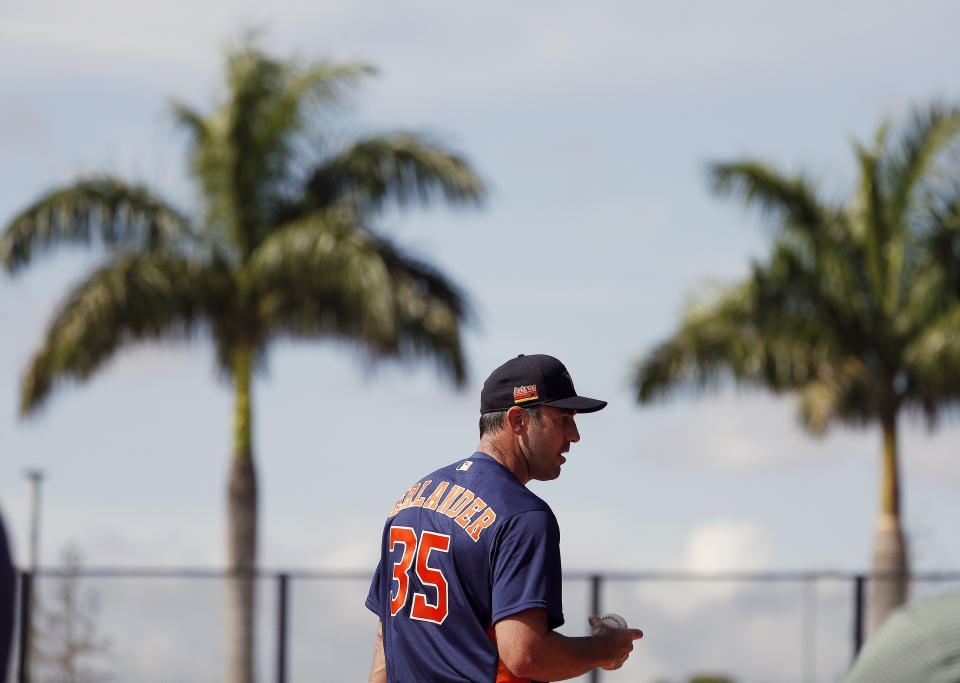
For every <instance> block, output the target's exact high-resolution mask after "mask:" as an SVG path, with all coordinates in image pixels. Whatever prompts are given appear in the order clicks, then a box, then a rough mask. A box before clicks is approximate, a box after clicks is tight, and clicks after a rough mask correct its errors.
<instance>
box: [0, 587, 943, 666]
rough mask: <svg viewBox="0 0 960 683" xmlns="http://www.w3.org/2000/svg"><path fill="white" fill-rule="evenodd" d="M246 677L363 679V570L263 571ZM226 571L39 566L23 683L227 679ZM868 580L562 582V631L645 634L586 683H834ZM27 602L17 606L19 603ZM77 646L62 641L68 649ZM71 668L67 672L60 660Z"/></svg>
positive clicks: (864, 616) (25, 624)
mask: <svg viewBox="0 0 960 683" xmlns="http://www.w3.org/2000/svg"><path fill="white" fill-rule="evenodd" d="M257 577H258V578H257V615H258V617H257V651H256V655H255V661H256V680H258V681H260V682H261V683H272V682H276V683H305V682H307V681H323V682H330V683H339V682H343V683H347V682H350V683H353V682H355V681H364V680H366V678H367V676H368V673H369V668H370V663H371V661H372V656H373V649H374V640H375V634H376V624H377V621H376V617H375V616H374V615H373V614H371V613H370V612H369V611H368V610H367V609H366V608H365V607H364V605H363V603H364V599H365V597H366V593H367V589H368V586H369V579H370V576H369V573H368V572H360V571H357V572H308V571H289V572H282V571H261V572H258V574H257ZM226 580H227V574H226V573H225V572H220V571H206V570H188V569H178V570H149V569H140V570H133V569H74V570H56V569H42V570H38V571H37V572H35V573H29V572H25V573H22V574H21V588H22V590H21V597H20V627H19V634H18V645H17V652H16V653H15V658H14V661H15V664H16V667H15V671H12V672H11V673H10V680H11V681H16V682H17V683H63V681H65V680H68V678H67V674H66V673H64V672H65V671H66V670H67V669H66V667H68V666H70V667H72V671H73V673H72V674H70V675H71V676H73V678H71V679H69V680H71V681H75V682H76V683H107V682H108V681H114V682H117V683H120V682H123V683H127V682H131V683H214V682H218V681H223V679H224V670H223V662H224V645H223V635H222V634H223V619H224V617H223V613H224V610H223V602H224V596H225V583H226ZM870 580H871V579H870V577H869V576H868V575H859V574H851V573H843V572H767V573H726V574H691V573H680V572H632V573H612V572H610V573H597V574H592V573H585V572H572V573H567V574H565V577H564V614H565V616H566V624H565V625H564V626H563V627H562V628H561V629H560V632H562V633H564V634H566V635H570V636H578V635H587V634H588V633H589V626H588V624H587V616H588V615H589V614H591V613H604V612H617V613H619V614H621V615H623V616H624V617H625V618H626V619H627V621H628V622H629V623H630V625H631V626H636V627H638V628H641V629H643V631H644V634H645V635H644V638H643V640H641V641H639V642H638V643H637V645H636V648H635V650H634V654H633V656H632V657H631V659H630V661H628V662H627V664H626V665H625V666H624V667H623V668H622V669H621V670H619V671H615V672H601V671H595V672H592V673H591V674H587V675H585V676H583V677H581V678H580V679H577V680H578V681H581V682H582V683H587V682H588V681H589V682H590V683H597V682H598V681H603V683H617V682H627V681H631V682H640V683H686V682H687V681H689V680H690V679H691V678H692V677H694V676H697V675H715V676H725V677H727V678H728V679H730V680H732V681H735V682H736V683H821V682H822V683H833V682H835V681H837V680H839V678H840V677H841V676H842V675H843V673H844V672H845V671H846V669H847V667H848V666H849V665H850V662H851V661H852V659H853V657H854V655H855V653H856V651H857V649H858V648H859V646H860V644H861V643H862V640H863V638H864V637H865V635H866V634H865V631H864V628H865V626H864V625H865V624H868V623H869V614H868V611H869V607H868V606H867V605H866V601H865V596H867V595H869V583H870ZM950 584H954V585H960V572H936V573H924V574H915V575H913V576H912V580H911V593H910V595H911V598H915V597H921V596H925V595H930V594H933V593H936V592H937V591H942V590H946V589H947V587H948V586H949V585H950ZM25 597H26V599H24V598H25ZM71 639H72V641H71ZM67 660H71V661H69V662H67Z"/></svg>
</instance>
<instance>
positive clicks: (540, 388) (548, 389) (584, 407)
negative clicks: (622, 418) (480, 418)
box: [480, 353, 607, 413]
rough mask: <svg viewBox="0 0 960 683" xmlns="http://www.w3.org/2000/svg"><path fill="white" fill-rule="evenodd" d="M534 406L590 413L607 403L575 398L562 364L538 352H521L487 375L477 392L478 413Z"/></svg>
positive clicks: (567, 373)
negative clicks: (478, 397) (481, 387)
mask: <svg viewBox="0 0 960 683" xmlns="http://www.w3.org/2000/svg"><path fill="white" fill-rule="evenodd" d="M535 405H544V406H553V407H554V408H561V409H563V410H576V411H577V412H578V413H593V412H596V411H598V410H600V409H601V408H604V407H606V405H607V402H606V401H600V400H598V399H595V398H587V397H586V396H577V390H576V389H574V388H573V380H572V379H571V378H570V373H569V372H567V369H566V368H565V367H564V366H563V363H561V362H560V361H559V360H557V359H556V358H554V357H553V356H547V355H544V354H542V353H537V354H531V355H529V356H526V355H524V354H522V353H521V354H520V355H519V356H517V357H516V358H511V359H510V360H508V361H507V362H506V363H504V364H503V365H501V366H500V367H499V368H497V369H496V370H494V371H493V372H492V373H490V376H489V377H487V381H486V382H484V383H483V390H482V391H481V392H480V412H481V413H491V412H494V411H497V410H507V409H508V408H510V407H512V406H524V407H525V406H535Z"/></svg>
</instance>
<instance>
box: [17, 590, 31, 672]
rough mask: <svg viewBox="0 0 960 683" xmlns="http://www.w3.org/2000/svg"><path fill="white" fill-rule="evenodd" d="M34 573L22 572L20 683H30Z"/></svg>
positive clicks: (18, 665) (18, 667)
mask: <svg viewBox="0 0 960 683" xmlns="http://www.w3.org/2000/svg"><path fill="white" fill-rule="evenodd" d="M32 609H33V572H32V571H22V572H20V639H19V640H20V654H19V661H18V662H17V681H18V683H30V636H31V631H32V630H33V627H32V619H33V612H32Z"/></svg>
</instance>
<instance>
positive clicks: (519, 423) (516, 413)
mask: <svg viewBox="0 0 960 683" xmlns="http://www.w3.org/2000/svg"><path fill="white" fill-rule="evenodd" d="M528 421H529V420H528V418H527V414H526V413H525V412H524V411H523V408H521V407H520V406H512V407H511V408H510V409H509V410H507V419H506V422H507V429H509V430H510V432H511V433H513V434H521V433H523V431H524V430H525V429H526V425H527V422H528Z"/></svg>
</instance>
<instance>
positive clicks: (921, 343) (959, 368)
mask: <svg viewBox="0 0 960 683" xmlns="http://www.w3.org/2000/svg"><path fill="white" fill-rule="evenodd" d="M903 363H904V368H905V370H906V372H907V375H908V376H909V378H910V381H911V384H913V385H914V386H915V388H916V390H917V391H918V392H919V393H921V394H922V395H923V396H924V397H926V398H925V399H924V400H923V403H924V407H925V410H926V412H927V413H928V415H932V414H933V413H935V406H936V405H937V404H938V403H939V404H942V403H945V402H947V401H956V400H958V399H960V303H954V304H953V305H952V306H950V307H949V308H947V309H946V310H945V311H944V312H943V313H942V314H941V315H940V316H938V317H937V318H936V320H935V321H934V322H932V323H931V324H929V325H928V326H927V327H926V328H925V329H924V330H923V331H922V332H921V333H920V334H918V335H916V337H915V338H914V339H913V340H912V341H911V342H910V344H909V345H908V346H907V347H906V348H905V349H904V353H903ZM933 398H935V399H936V400H929V399H933Z"/></svg>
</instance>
